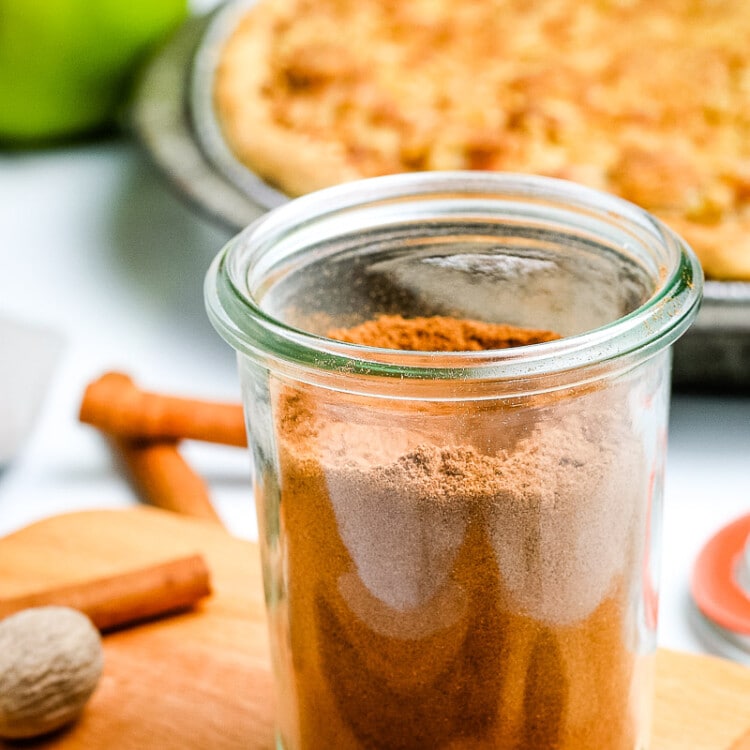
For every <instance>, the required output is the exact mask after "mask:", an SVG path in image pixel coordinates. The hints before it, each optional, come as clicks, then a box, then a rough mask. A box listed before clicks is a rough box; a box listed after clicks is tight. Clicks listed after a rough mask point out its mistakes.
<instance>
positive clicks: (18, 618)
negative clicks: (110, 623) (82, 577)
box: [0, 607, 104, 739]
mask: <svg viewBox="0 0 750 750" xmlns="http://www.w3.org/2000/svg"><path fill="white" fill-rule="evenodd" d="M103 664H104V657H103V654H102V644H101V638H100V636H99V632H98V631H97V630H96V628H95V627H94V626H93V625H92V624H91V621H90V620H89V619H88V617H86V615H84V614H82V613H80V612H78V611H76V610H74V609H69V608H67V607H35V608H32V609H26V610H23V611H22V612H18V613H17V614H15V615H12V616H10V617H7V618H5V619H4V620H2V621H0V737H4V738H6V739H19V738H23V737H35V736H37V735H40V734H46V733H47V732H52V731H53V730H55V729H59V728H60V727H62V726H64V725H65V724H68V723H69V722H71V721H73V720H74V719H75V718H77V717H78V715H79V714H80V713H81V711H82V710H83V707H84V705H85V704H86V701H87V700H88V699H89V697H90V696H91V694H92V693H93V692H94V688H95V687H96V684H97V682H98V681H99V677H100V676H101V673H102V667H103Z"/></svg>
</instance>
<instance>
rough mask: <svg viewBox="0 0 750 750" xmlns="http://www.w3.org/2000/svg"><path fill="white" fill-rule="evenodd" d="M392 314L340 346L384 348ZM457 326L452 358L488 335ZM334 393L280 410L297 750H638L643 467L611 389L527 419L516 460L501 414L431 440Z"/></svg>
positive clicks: (371, 403)
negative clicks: (636, 601) (632, 605)
mask: <svg viewBox="0 0 750 750" xmlns="http://www.w3.org/2000/svg"><path fill="white" fill-rule="evenodd" d="M393 320H394V325H395V330H394V331H388V330H387V318H382V317H381V318H379V319H378V320H377V321H375V322H374V323H373V324H371V325H369V327H368V326H367V324H365V326H361V327H359V328H358V329H353V330H350V331H348V332H341V331H335V332H331V333H332V335H336V336H337V337H343V335H344V334H346V335H348V336H349V337H350V340H355V339H357V340H359V341H360V342H361V338H359V337H362V336H363V335H364V336H367V341H368V343H369V344H371V345H379V346H388V345H389V344H388V343H386V342H393V341H394V340H400V339H401V337H402V336H403V335H404V331H405V330H406V329H405V326H404V322H405V321H404V319H402V318H401V319H399V318H393ZM439 320H440V319H429V320H425V326H426V327H428V328H430V327H438V328H439V326H440V323H439ZM442 320H443V323H445V328H444V329H443V331H442V334H443V335H437V336H436V337H435V340H437V341H439V342H440V343H442V344H444V345H450V344H451V343H453V344H455V343H456V341H462V340H463V339H462V338H461V337H462V336H464V335H465V333H464V332H465V331H467V330H468V331H471V330H476V329H475V328H474V326H475V325H477V324H476V323H474V322H473V321H454V320H452V319H442ZM454 324H455V325H454ZM479 325H480V326H481V325H482V324H479ZM378 327H380V329H382V331H383V338H382V339H381V340H378V339H376V338H375V337H374V335H373V331H375V330H377V329H378ZM415 330H416V329H415ZM363 331H365V334H363V333H362V332H363ZM457 332H458V335H456V334H457ZM537 334H538V332H534V333H533V334H532V335H534V336H535V335H537ZM432 335H433V334H431V333H430V334H427V335H423V332H419V333H416V334H415V337H414V340H413V341H412V342H411V343H412V344H413V346H412V347H411V348H414V349H421V348H422V347H423V346H424V342H425V341H426V340H430V339H431V337H432ZM512 335H513V336H516V337H517V336H518V334H517V331H514V332H513V334H512ZM484 340H493V342H494V343H497V339H492V337H491V336H490V337H489V338H485V339H484ZM493 345H494V344H493ZM328 397H329V394H327V393H324V392H322V391H318V390H316V391H313V390H312V389H304V387H302V388H300V390H299V391H296V392H294V393H292V392H291V391H290V390H288V388H286V387H285V389H284V391H283V392H282V394H281V397H280V400H279V412H278V417H279V420H280V424H279V434H280V436H281V437H280V478H281V480H280V481H281V486H280V490H281V518H282V524H283V526H284V529H285V543H286V550H285V564H286V566H287V575H286V580H287V585H288V589H287V600H286V605H287V607H288V619H289V622H288V628H289V632H288V633H285V634H284V638H285V641H286V640H287V639H288V643H289V647H290V649H291V655H290V657H289V658H290V661H291V663H290V665H288V668H289V669H290V670H292V672H293V674H294V682H293V687H292V688H291V691H292V692H293V693H294V703H295V707H294V708H292V707H287V708H286V710H287V713H289V714H291V713H295V712H297V713H298V715H299V727H298V730H297V729H287V731H288V734H289V735H290V736H289V738H288V739H287V741H288V742H289V744H290V747H295V748H296V747H299V748H302V749H303V750H318V749H320V750H324V749H325V750H330V749H331V748H337V749H339V748H341V749H342V750H347V749H348V748H352V749H354V748H363V749H364V748H367V749H369V748H373V749H376V748H377V749H381V748H382V749H383V750H386V749H387V750H416V749H417V748H420V749H422V748H435V749H436V750H437V749H445V750H459V749H463V748H467V749H468V748H479V747H492V748H499V749H500V750H505V749H506V748H507V750H524V749H530V750H534V749H537V748H538V749H539V750H541V749H542V748H544V749H545V750H603V749H604V748H606V749H607V750H633V749H634V747H635V742H636V732H637V729H638V727H637V724H636V722H637V716H634V707H633V706H632V705H631V682H632V679H633V672H634V666H635V660H634V656H633V653H632V648H633V645H634V643H635V636H634V635H633V634H632V633H631V632H630V629H632V625H629V624H628V623H629V620H630V619H632V616H633V615H632V613H631V612H629V611H628V610H629V602H630V600H631V599H632V598H633V592H632V590H631V586H633V585H637V582H633V581H630V580H629V577H628V576H629V574H630V573H631V571H632V570H636V569H638V568H637V566H638V560H639V559H640V550H641V541H640V539H641V536H642V528H641V527H642V517H643V508H642V507H641V506H642V505H643V502H642V501H641V500H640V498H641V495H642V487H641V486H640V483H639V476H640V474H641V473H642V471H641V468H640V467H641V464H640V461H641V459H640V454H639V453H638V451H637V450H635V449H634V446H635V445H637V444H636V443H635V441H634V439H633V438H632V437H631V436H629V435H628V434H627V433H626V431H625V428H623V427H619V426H618V425H619V420H618V417H617V415H615V414H613V410H612V403H611V396H610V397H609V400H607V398H606V397H605V396H603V395H602V393H588V394H587V395H586V397H585V404H581V403H578V404H571V405H570V407H569V408H565V407H563V406H561V405H558V406H554V407H552V408H550V407H545V408H542V409H541V410H537V411H538V413H535V414H529V415H528V421H527V429H526V430H525V434H522V436H521V437H520V438H519V439H518V440H516V441H515V442H514V444H513V446H512V447H508V446H507V445H506V444H505V441H504V440H503V438H502V435H499V436H498V440H497V445H492V444H490V443H488V442H487V425H486V422H487V420H488V419H492V417H493V412H492V410H489V411H488V410H487V405H486V404H483V405H482V409H477V410H476V412H472V410H471V408H470V407H471V405H472V404H471V402H468V407H467V402H463V403H462V404H461V407H460V408H459V407H458V406H457V411H456V415H455V418H454V420H453V421H452V422H451V423H448V424H445V423H441V429H440V430H437V431H436V430H432V429H430V427H429V424H428V423H429V421H430V415H429V413H428V414H427V415H424V412H422V414H423V416H422V417H421V418H420V422H423V423H425V428H424V430H420V428H419V426H416V427H415V426H414V424H413V423H412V421H411V420H410V415H409V411H410V408H413V404H409V403H407V404H405V405H404V407H403V411H402V413H401V414H400V415H398V414H394V412H393V411H392V410H391V408H390V406H389V412H388V414H387V416H386V417H384V418H381V417H382V415H379V414H378V410H377V403H376V402H375V400H374V399H365V398H363V400H362V404H361V407H359V408H358V407H355V406H350V407H349V409H348V410H347V412H346V413H342V411H341V409H340V406H339V405H338V404H337V403H336V398H335V394H334V395H333V396H332V398H331V401H330V402H329V401H328ZM420 406H421V407H423V406H424V405H423V404H422V405H420ZM584 406H585V407H587V410H588V411H589V412H590V413H587V414H586V416H585V417H584V416H583V414H582V412H581V409H582V407H584ZM373 407H374V408H373ZM503 408H505V409H507V407H502V406H498V409H497V410H496V411H495V413H494V419H495V428H494V429H495V431H496V432H497V433H502V431H503V420H504V418H505V417H504V412H503V411H502V409H503ZM522 432H524V431H522ZM477 437H478V438H479V439H475V438H477ZM605 437H606V439H603V438H605ZM631 577H633V576H631ZM634 577H635V578H637V577H638V576H637V575H635V576H634ZM284 712H285V708H284V707H283V706H282V712H281V713H282V723H283V721H284V719H283V716H284ZM287 720H288V721H290V722H291V725H292V726H293V725H294V724H295V722H296V720H295V719H294V718H288V719H287ZM297 732H298V733H299V734H298V736H297ZM295 743H296V744H295Z"/></svg>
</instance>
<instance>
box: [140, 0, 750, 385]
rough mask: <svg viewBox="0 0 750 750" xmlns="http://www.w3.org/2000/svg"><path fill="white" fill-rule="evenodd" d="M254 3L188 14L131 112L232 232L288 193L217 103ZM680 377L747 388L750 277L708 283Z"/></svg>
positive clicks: (157, 156) (203, 206)
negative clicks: (232, 45)
mask: <svg viewBox="0 0 750 750" xmlns="http://www.w3.org/2000/svg"><path fill="white" fill-rule="evenodd" d="M253 1H254V0H239V1H237V2H230V3H228V4H226V5H223V6H220V7H219V8H218V9H217V10H216V11H214V12H213V13H210V14H208V15H206V16H202V17H194V18H191V19H189V21H188V22H186V23H185V24H184V25H183V26H182V27H181V28H180V29H178V30H177V32H176V33H175V34H174V35H173V36H172V38H171V39H170V40H169V41H168V42H167V43H166V44H165V45H164V46H163V47H162V48H161V49H160V50H159V51H158V52H157V53H156V54H155V55H154V56H153V58H152V59H151V60H150V61H149V63H148V64H147V65H146V67H145V68H144V70H143V72H142V74H141V76H140V77H139V80H138V81H137V83H136V86H135V88H134V92H133V97H132V100H131V106H130V108H129V111H128V115H129V116H128V124H129V126H130V128H131V130H132V131H133V133H134V134H135V136H136V137H137V138H138V140H139V141H140V142H141V144H142V146H143V147H144V149H145V151H146V152H147V154H148V155H149V156H150V158H151V159H152V161H153V162H154V164H155V165H156V166H157V167H158V168H159V169H160V171H161V172H162V173H163V174H164V175H165V176H166V178H167V179H168V180H169V182H170V183H171V184H172V185H173V186H174V187H175V188H176V190H177V192H178V193H179V194H180V195H181V196H182V197H183V198H185V199H186V200H188V201H189V202H190V204H191V205H192V206H194V207H195V208H197V209H198V210H200V212H202V213H203V214H204V215H206V216H207V217H209V218H211V219H213V220H214V221H215V222H217V223H218V224H220V225H221V226H223V227H224V228H226V229H227V231H228V232H230V233H232V234H234V233H236V232H238V231H240V230H241V229H243V228H244V227H245V226H247V225H248V224H249V223H251V222H252V221H254V220H255V219H256V218H258V217H259V216H260V215H262V214H263V213H264V212H266V211H268V210H269V209H272V208H275V207H276V206H279V205H282V204H283V203H286V202H288V201H289V200H290V198H289V197H288V196H287V195H285V194H284V193H283V192H281V191H280V190H278V189H277V188H275V187H274V186H273V185H270V184H269V183H267V182H265V181H264V180H263V179H261V178H260V177H258V176H257V175H255V174H253V172H252V171H251V170H249V169H248V168H247V167H245V166H244V165H243V164H241V163H240V162H239V161H238V160H237V159H236V158H235V157H234V155H233V154H232V152H231V150H230V149H229V147H228V146H227V144H226V142H225V141H224V139H223V137H222V133H221V128H220V125H219V123H218V121H217V118H216V114H215V111H214V108H213V97H212V89H213V77H214V71H215V69H216V65H217V62H218V57H219V51H220V49H221V47H222V44H223V42H224V40H225V39H226V38H227V35H228V34H229V33H231V31H232V29H233V28H234V25H235V24H236V23H237V21H238V20H239V18H240V17H241V16H242V15H243V13H244V12H245V11H246V10H247V9H248V8H249V7H250V6H251V5H252V4H253ZM674 383H675V386H676V387H677V388H680V389H697V390H711V391H736V392H742V393H750V282H740V281H732V282H723V281H707V282H706V285H705V290H704V298H703V305H702V307H701V311H700V313H699V314H698V317H697V319H696V321H695V323H694V324H693V326H692V327H691V328H690V330H689V331H688V332H687V334H686V335H685V336H683V338H682V339H681V340H680V341H679V342H678V343H677V345H676V346H675V352H674Z"/></svg>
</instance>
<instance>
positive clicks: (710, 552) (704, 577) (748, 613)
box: [691, 515, 750, 635]
mask: <svg viewBox="0 0 750 750" xmlns="http://www.w3.org/2000/svg"><path fill="white" fill-rule="evenodd" d="M748 537H750V515H747V516H742V518H738V519H737V520H736V521H733V522H732V523H730V524H729V525H728V526H725V527H724V528H723V529H721V530H720V531H719V532H718V533H717V534H715V535H714V536H713V537H711V539H709V540H708V542H707V543H706V545H705V546H704V547H703V549H702V550H701V552H700V554H699V555H698V558H697V559H696V561H695V567H694V568H693V579H692V586H691V589H692V594H693V599H694V600H695V603H696V604H697V605H698V609H700V611H701V612H702V613H703V614H704V615H705V616H706V617H708V618H709V619H711V620H713V621H714V622H715V623H716V624H717V625H720V626H721V627H723V628H726V629H727V630H731V631H733V632H734V633H739V634H741V635H750V595H748V594H747V593H745V591H744V590H743V589H742V588H741V587H740V586H739V584H738V583H737V581H736V579H735V570H736V566H737V563H738V561H739V559H740V558H741V557H742V555H743V553H744V551H745V545H746V544H747V542H748Z"/></svg>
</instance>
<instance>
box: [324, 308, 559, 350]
mask: <svg viewBox="0 0 750 750" xmlns="http://www.w3.org/2000/svg"><path fill="white" fill-rule="evenodd" d="M328 336H329V337H330V338H334V339H338V340H339V341H348V342H349V343H351V344H362V345H364V346H377V347H380V348H383V349H401V350H404V351H421V352H469V351H482V350H487V349H509V348H511V347H514V346H524V345H526V344H539V343H541V342H543V341H552V340H554V339H559V338H560V336H559V334H557V333H553V332H552V331H544V330H534V329H531V328H519V327H518V326H511V325H506V324H503V323H484V322H481V321H478V320H465V319H458V318H448V317H445V316H442V315H436V316H433V317H430V318H404V317H402V316H401V315H379V316H378V317H377V318H375V320H368V321H367V322H365V323H362V324H361V325H358V326H354V327H353V328H335V329H333V330H331V331H328Z"/></svg>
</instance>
